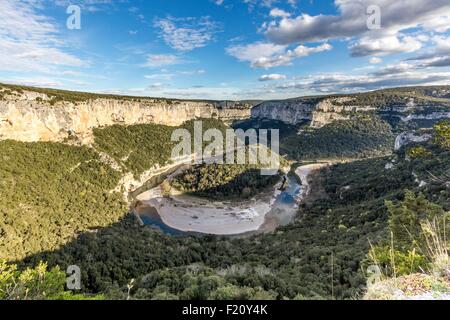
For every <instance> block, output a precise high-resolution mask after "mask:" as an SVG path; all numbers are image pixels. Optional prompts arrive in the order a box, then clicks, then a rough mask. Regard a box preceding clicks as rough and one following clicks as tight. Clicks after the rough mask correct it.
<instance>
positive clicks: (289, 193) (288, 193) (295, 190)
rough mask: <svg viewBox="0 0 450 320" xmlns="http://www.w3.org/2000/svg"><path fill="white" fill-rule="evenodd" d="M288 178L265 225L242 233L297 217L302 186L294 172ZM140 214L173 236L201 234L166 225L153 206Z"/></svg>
mask: <svg viewBox="0 0 450 320" xmlns="http://www.w3.org/2000/svg"><path fill="white" fill-rule="evenodd" d="M180 167H181V166H180ZM180 167H177V168H173V169H171V170H169V171H168V172H164V173H162V174H160V175H158V176H155V177H153V178H152V179H151V180H149V181H147V182H146V183H145V184H144V185H143V186H142V187H141V188H139V189H138V190H136V191H135V192H134V193H133V194H132V197H133V198H135V197H136V196H138V195H139V194H141V193H143V192H144V191H146V190H149V189H151V188H154V187H156V186H158V185H159V184H161V183H162V182H163V181H164V180H165V179H166V178H167V177H168V176H169V175H170V174H173V173H174V172H175V171H177V170H178V169H180ZM287 180H288V186H287V188H285V189H284V190H277V191H276V196H275V199H274V200H272V202H273V204H272V207H271V209H270V211H269V212H268V213H267V214H266V215H265V219H264V223H263V225H261V226H260V228H259V229H258V230H255V231H251V232H246V233H245V234H241V235H253V234H258V233H264V232H271V231H274V230H275V229H276V228H277V227H279V226H284V225H287V224H289V223H291V222H292V220H293V219H294V218H295V216H296V214H297V212H298V205H297V203H296V198H297V197H298V194H299V193H300V190H301V186H300V185H299V183H298V182H297V179H296V177H295V176H294V175H292V174H289V175H287ZM139 216H140V218H141V220H142V222H143V223H144V225H149V226H154V227H157V228H158V229H160V230H161V231H163V232H164V233H165V234H167V235H171V236H191V235H201V234H200V233H194V232H185V231H180V230H177V229H174V228H172V227H170V226H168V225H166V224H165V223H164V222H163V220H162V219H161V217H160V216H159V214H158V212H157V210H156V209H155V208H153V207H151V206H144V207H141V208H140V209H139ZM236 236H239V235H236Z"/></svg>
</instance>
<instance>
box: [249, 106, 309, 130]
mask: <svg viewBox="0 0 450 320" xmlns="http://www.w3.org/2000/svg"><path fill="white" fill-rule="evenodd" d="M313 110H314V104H313V103H311V102H309V101H303V100H285V101H266V102H263V103H261V104H259V105H257V106H255V107H254V108H253V109H252V112H251V115H252V118H261V119H262V118H266V119H271V120H279V121H283V122H285V123H288V124H297V123H300V122H302V121H305V120H311V119H312V112H313Z"/></svg>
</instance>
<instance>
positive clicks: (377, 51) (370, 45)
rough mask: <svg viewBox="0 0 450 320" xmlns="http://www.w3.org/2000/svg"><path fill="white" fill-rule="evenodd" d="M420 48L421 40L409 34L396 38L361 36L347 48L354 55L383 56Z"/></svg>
mask: <svg viewBox="0 0 450 320" xmlns="http://www.w3.org/2000/svg"><path fill="white" fill-rule="evenodd" d="M420 48H422V42H421V41H419V40H417V39H416V38H414V37H411V36H404V37H401V38H398V37H397V36H386V37H381V38H375V39H374V38H372V37H362V38H361V39H359V40H358V42H356V43H354V44H352V45H350V47H349V49H350V52H351V54H352V56H354V57H363V56H370V55H372V56H385V55H391V54H395V53H403V52H413V51H417V50H419V49H420Z"/></svg>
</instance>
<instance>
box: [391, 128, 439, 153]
mask: <svg viewBox="0 0 450 320" xmlns="http://www.w3.org/2000/svg"><path fill="white" fill-rule="evenodd" d="M432 137H433V136H432V135H431V134H428V133H426V134H423V135H415V134H414V133H412V132H403V133H401V134H399V135H398V136H397V138H395V151H397V150H400V149H401V147H403V146H405V145H407V144H409V143H413V142H424V141H428V140H430V139H431V138H432Z"/></svg>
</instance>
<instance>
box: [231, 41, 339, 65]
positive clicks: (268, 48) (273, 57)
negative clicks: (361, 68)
mask: <svg viewBox="0 0 450 320" xmlns="http://www.w3.org/2000/svg"><path fill="white" fill-rule="evenodd" d="M286 49H287V48H286V46H282V45H276V44H272V43H262V42H256V43H253V44H249V45H245V46H242V45H238V46H231V47H228V48H227V53H228V54H230V55H231V56H233V57H235V58H237V59H239V60H240V61H249V62H250V63H251V66H252V67H254V68H272V67H277V66H286V65H290V64H291V63H292V60H293V59H295V58H300V57H305V56H308V55H310V54H312V53H317V52H322V51H328V50H331V49H332V46H331V45H329V44H328V43H324V44H321V45H319V46H316V47H307V46H303V45H300V46H297V47H296V48H295V49H293V50H286Z"/></svg>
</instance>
